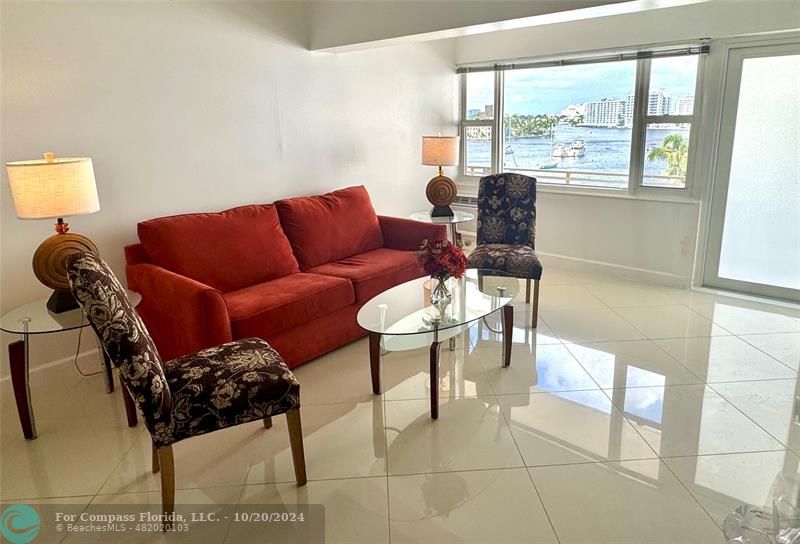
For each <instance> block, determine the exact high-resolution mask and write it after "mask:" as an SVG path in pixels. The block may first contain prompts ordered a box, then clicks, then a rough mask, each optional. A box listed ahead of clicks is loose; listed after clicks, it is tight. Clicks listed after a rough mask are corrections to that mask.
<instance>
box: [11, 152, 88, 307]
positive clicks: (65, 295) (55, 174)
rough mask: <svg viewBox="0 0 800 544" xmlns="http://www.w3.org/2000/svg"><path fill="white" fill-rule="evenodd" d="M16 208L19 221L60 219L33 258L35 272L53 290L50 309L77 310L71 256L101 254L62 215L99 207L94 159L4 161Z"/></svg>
mask: <svg viewBox="0 0 800 544" xmlns="http://www.w3.org/2000/svg"><path fill="white" fill-rule="evenodd" d="M6 172H7V173H8V183H9V185H10V187H11V196H12V198H13V199H14V208H15V209H16V211H17V217H19V218H20V219H57V222H56V234H54V235H53V236H51V237H50V238H47V239H46V240H45V241H44V242H42V243H41V245H39V247H38V248H37V249H36V252H35V253H34V254H33V273H34V274H36V277H37V278H38V280H39V281H40V282H42V283H43V284H44V285H46V286H47V287H49V288H51V289H53V294H52V295H51V296H50V298H49V299H48V301H47V309H48V310H50V311H51V312H53V313H61V312H65V311H67V310H72V309H74V308H77V307H78V304H77V302H75V299H74V298H73V297H72V294H71V293H70V290H69V281H68V280H67V258H68V257H69V256H70V255H72V254H74V253H77V252H81V251H90V252H93V253H97V246H96V245H95V244H94V242H92V241H91V240H89V239H88V238H86V237H85V236H81V235H80V234H74V233H71V232H69V224H67V223H65V222H64V219H63V218H64V217H67V216H70V215H84V214H88V213H94V212H96V211H97V210H99V209H100V202H99V201H98V199H97V186H96V185H95V180H94V168H93V167H92V159H89V158H85V157H76V158H56V157H55V155H53V154H52V153H45V154H44V159H39V160H32V161H16V162H9V163H6Z"/></svg>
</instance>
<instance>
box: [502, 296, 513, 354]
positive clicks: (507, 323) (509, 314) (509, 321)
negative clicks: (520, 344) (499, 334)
mask: <svg viewBox="0 0 800 544" xmlns="http://www.w3.org/2000/svg"><path fill="white" fill-rule="evenodd" d="M513 337H514V307H513V306H511V305H510V304H506V305H505V306H503V366H504V367H506V366H509V365H510V364H511V342H512V340H513Z"/></svg>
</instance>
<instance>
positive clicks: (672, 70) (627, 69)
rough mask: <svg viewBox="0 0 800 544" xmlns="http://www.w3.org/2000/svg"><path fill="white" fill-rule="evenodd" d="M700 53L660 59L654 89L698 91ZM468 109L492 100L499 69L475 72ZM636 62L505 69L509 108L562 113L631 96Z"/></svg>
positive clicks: (654, 69)
mask: <svg viewBox="0 0 800 544" xmlns="http://www.w3.org/2000/svg"><path fill="white" fill-rule="evenodd" d="M696 74H697V56H685V57H670V58H663V59H654V60H653V61H652V69H651V75H650V88H651V89H653V90H655V89H664V90H665V91H667V92H668V93H669V94H670V95H672V97H673V99H675V100H676V99H677V98H678V97H679V96H681V95H684V94H691V95H693V94H694V87H695V76H696ZM467 77H468V87H467V109H468V110H470V109H480V110H483V108H484V105H486V104H491V103H492V87H493V80H494V73H493V72H477V73H473V74H469V75H468V76H467ZM635 79H636V61H625V62H608V63H600V64H582V65H577V66H558V67H552V68H534V69H527V70H509V71H507V72H506V73H505V95H504V100H505V112H506V114H507V115H513V114H515V113H518V114H524V115H530V114H533V115H536V114H543V113H547V114H553V113H559V112H560V111H561V110H562V109H564V108H565V107H566V106H568V105H570V104H580V103H583V102H589V101H593V100H600V99H602V98H622V99H626V98H627V97H628V95H629V94H631V93H633V89H634V81H635Z"/></svg>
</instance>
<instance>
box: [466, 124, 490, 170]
mask: <svg viewBox="0 0 800 544" xmlns="http://www.w3.org/2000/svg"><path fill="white" fill-rule="evenodd" d="M464 135H465V143H466V157H464V167H465V171H464V173H465V174H466V175H468V176H485V175H487V174H490V173H491V170H492V127H489V126H467V127H464Z"/></svg>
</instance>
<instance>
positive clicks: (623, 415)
mask: <svg viewBox="0 0 800 544" xmlns="http://www.w3.org/2000/svg"><path fill="white" fill-rule="evenodd" d="M611 390H612V391H613V388H612V389H611ZM603 394H604V395H605V396H606V397H607V398H608V401H609V402H610V403H611V406H613V407H614V408H616V409H617V411H618V412H619V413H620V414H622V419H624V420H625V422H626V423H627V424H628V426H630V427H631V428H632V429H633V431H634V432H635V433H636V435H637V436H638V437H639V439H640V440H642V441H643V442H644V443H645V444H647V447H648V448H650V451H652V452H653V454H654V455H655V456H656V457H657V458H658V460H659V461H660V460H661V452H658V451H656V450H655V448H654V447H653V446H652V445H651V444H650V442H649V441H648V440H647V439H646V438H645V437H644V435H643V434H642V433H640V432H639V429H638V427H637V426H636V425H634V424H633V423H632V422H631V420H630V419H628V416H626V415H625V409H624V407H620V406H617V405H616V404H614V397H613V396H612V395H609V394H608V392H607V391H606V390H605V389H603Z"/></svg>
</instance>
